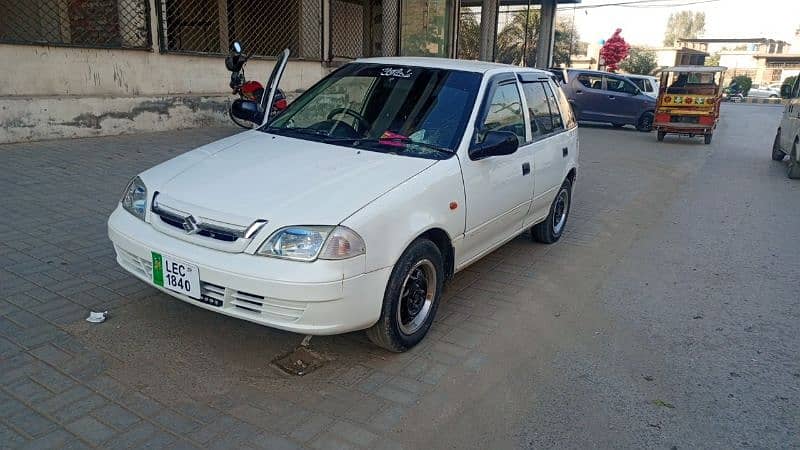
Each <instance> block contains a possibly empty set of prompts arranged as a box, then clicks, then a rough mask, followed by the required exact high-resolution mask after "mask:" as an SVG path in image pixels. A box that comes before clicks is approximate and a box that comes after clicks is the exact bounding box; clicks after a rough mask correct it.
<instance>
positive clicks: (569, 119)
mask: <svg viewBox="0 0 800 450" xmlns="http://www.w3.org/2000/svg"><path fill="white" fill-rule="evenodd" d="M553 93H554V94H555V96H556V101H557V102H558V109H559V110H560V112H561V121H562V122H563V123H564V128H566V129H567V130H571V129H573V128H575V127H576V126H578V122H576V121H575V115H574V114H573V112H572V106H570V104H569V100H568V99H567V96H566V95H564V91H562V90H561V88H559V87H556V88H555V89H553Z"/></svg>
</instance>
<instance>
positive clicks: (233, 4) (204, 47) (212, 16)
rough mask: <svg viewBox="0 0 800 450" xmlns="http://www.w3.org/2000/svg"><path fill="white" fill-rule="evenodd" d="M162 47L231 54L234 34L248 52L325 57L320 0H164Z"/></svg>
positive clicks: (161, 10)
mask: <svg viewBox="0 0 800 450" xmlns="http://www.w3.org/2000/svg"><path fill="white" fill-rule="evenodd" d="M158 4H159V11H158V12H159V34H160V41H161V49H162V51H166V52H177V53H205V54H227V53H228V46H229V45H230V43H231V42H232V41H234V40H238V41H240V42H241V43H242V46H243V47H244V50H245V53H248V54H249V53H253V54H255V55H257V56H268V57H269V56H275V55H276V54H278V53H279V52H280V51H282V50H283V49H284V48H288V49H289V50H290V51H291V54H292V57H293V58H303V59H312V60H320V59H322V31H321V23H322V2H321V0H271V1H269V2H265V1H263V0H159V2H158Z"/></svg>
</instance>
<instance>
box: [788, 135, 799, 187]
mask: <svg viewBox="0 0 800 450" xmlns="http://www.w3.org/2000/svg"><path fill="white" fill-rule="evenodd" d="M786 176H787V177H789V178H791V179H793V180H797V179H800V161H797V142H795V143H794V146H793V147H792V154H791V155H789V167H788V168H787V169H786Z"/></svg>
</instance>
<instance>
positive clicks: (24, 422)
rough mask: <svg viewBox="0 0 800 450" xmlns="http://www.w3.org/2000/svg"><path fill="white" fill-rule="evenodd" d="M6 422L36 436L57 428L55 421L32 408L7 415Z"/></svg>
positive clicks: (29, 434)
mask: <svg viewBox="0 0 800 450" xmlns="http://www.w3.org/2000/svg"><path fill="white" fill-rule="evenodd" d="M6 423H7V424H9V425H11V426H12V427H14V428H16V429H17V430H20V431H22V432H23V433H25V434H27V435H28V436H30V437H34V438H35V437H38V436H41V435H43V434H45V433H48V432H50V431H53V430H55V429H56V424H55V423H53V422H52V421H51V420H49V419H48V418H46V417H44V416H43V415H41V414H39V413H37V412H35V411H33V410H32V409H30V408H23V410H22V411H20V412H18V413H17V414H14V415H11V416H9V417H7V418H6Z"/></svg>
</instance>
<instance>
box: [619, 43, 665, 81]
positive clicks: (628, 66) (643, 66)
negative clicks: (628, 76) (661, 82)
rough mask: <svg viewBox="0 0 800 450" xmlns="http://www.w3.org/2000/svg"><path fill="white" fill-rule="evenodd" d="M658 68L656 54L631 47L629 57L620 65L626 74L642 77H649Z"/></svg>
mask: <svg viewBox="0 0 800 450" xmlns="http://www.w3.org/2000/svg"><path fill="white" fill-rule="evenodd" d="M656 67H658V62H657V60H656V54H655V53H654V52H653V51H650V50H647V49H644V48H641V47H631V49H630V51H629V52H628V57H627V58H625V59H624V60H623V61H622V63H621V64H620V65H619V68H620V69H622V70H624V71H625V72H628V73H634V74H640V75H649V74H650V73H652V72H653V70H655V69H656Z"/></svg>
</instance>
